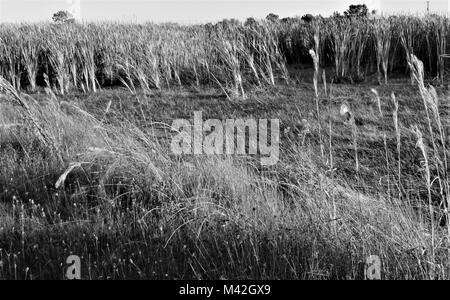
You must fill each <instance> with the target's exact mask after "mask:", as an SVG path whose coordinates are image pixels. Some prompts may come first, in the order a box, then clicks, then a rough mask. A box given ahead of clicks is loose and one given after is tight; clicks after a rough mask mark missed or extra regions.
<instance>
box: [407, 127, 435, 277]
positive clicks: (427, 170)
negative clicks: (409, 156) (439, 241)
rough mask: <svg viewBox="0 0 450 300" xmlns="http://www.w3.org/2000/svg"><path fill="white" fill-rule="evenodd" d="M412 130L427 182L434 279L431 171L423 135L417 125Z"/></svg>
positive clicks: (432, 273) (433, 223) (431, 273)
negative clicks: (422, 160) (419, 151)
mask: <svg viewBox="0 0 450 300" xmlns="http://www.w3.org/2000/svg"><path fill="white" fill-rule="evenodd" d="M412 130H413V132H414V133H415V134H416V137H417V144H416V147H418V148H419V149H420V150H421V152H422V156H423V159H424V170H425V179H426V184H427V191H428V210H429V214H430V220H431V269H430V278H431V279H434V276H435V261H436V260H435V221H434V207H433V202H432V197H431V184H432V183H431V172H430V164H429V160H428V153H427V148H426V146H425V144H424V141H423V135H422V132H421V131H420V129H419V128H418V127H417V126H414V127H413V128H412Z"/></svg>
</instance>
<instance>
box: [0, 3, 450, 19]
mask: <svg viewBox="0 0 450 300" xmlns="http://www.w3.org/2000/svg"><path fill="white" fill-rule="evenodd" d="M449 2H450V0H430V1H429V5H430V11H431V12H438V13H448V7H449ZM362 3H364V4H366V5H367V6H368V7H369V9H370V10H372V9H376V10H377V11H379V12H384V13H398V12H404V13H425V12H426V10H427V1H426V0H112V1H107V0H0V22H23V21H27V22H37V21H49V20H51V16H52V15H53V13H55V12H57V11H59V10H67V11H70V12H71V13H72V14H73V15H74V16H76V18H77V19H79V20H85V21H101V20H114V21H135V22H143V21H152V22H156V23H161V22H179V23H183V24H192V23H204V22H214V21H219V20H222V19H224V18H235V19H240V20H245V19H246V18H248V17H255V18H264V17H265V16H266V15H268V14H269V13H275V14H277V15H279V16H280V17H281V18H283V17H295V16H302V15H305V14H307V13H309V14H313V15H318V14H321V15H323V16H328V15H331V14H332V13H333V12H335V11H338V12H343V11H345V10H346V9H347V8H348V6H349V5H350V4H362Z"/></svg>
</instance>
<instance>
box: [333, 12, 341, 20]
mask: <svg viewBox="0 0 450 300" xmlns="http://www.w3.org/2000/svg"><path fill="white" fill-rule="evenodd" d="M342 17H343V16H342V15H341V14H340V13H339V12H337V11H335V12H334V13H333V18H334V19H339V18H342Z"/></svg>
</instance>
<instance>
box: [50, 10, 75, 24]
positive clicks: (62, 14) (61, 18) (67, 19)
mask: <svg viewBox="0 0 450 300" xmlns="http://www.w3.org/2000/svg"><path fill="white" fill-rule="evenodd" d="M52 19H53V22H55V23H59V24H61V23H73V22H75V18H74V17H73V16H72V14H71V13H70V12H68V11H62V10H60V11H58V12H57V13H54V14H53V17H52Z"/></svg>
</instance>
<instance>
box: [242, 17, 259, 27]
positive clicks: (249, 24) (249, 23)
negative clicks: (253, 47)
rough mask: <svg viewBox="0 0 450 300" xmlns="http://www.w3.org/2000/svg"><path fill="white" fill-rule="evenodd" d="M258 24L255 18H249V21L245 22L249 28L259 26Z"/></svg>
mask: <svg viewBox="0 0 450 300" xmlns="http://www.w3.org/2000/svg"><path fill="white" fill-rule="evenodd" d="M257 23H258V22H257V21H256V20H255V18H252V17H250V18H247V20H245V23H244V25H245V26H247V27H251V26H253V25H255V24H257Z"/></svg>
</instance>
